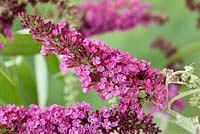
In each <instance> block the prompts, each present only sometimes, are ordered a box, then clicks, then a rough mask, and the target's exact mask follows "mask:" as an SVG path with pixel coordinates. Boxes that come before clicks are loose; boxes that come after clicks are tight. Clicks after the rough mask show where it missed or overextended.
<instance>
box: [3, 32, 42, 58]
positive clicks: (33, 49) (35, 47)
mask: <svg viewBox="0 0 200 134" xmlns="http://www.w3.org/2000/svg"><path fill="white" fill-rule="evenodd" d="M0 42H4V43H5V47H4V48H3V50H1V51H0V54H1V55H9V56H16V55H33V54H36V53H39V52H40V49H41V43H38V42H36V41H35V40H33V39H32V35H30V34H14V35H13V40H12V41H5V37H2V36H1V37H0Z"/></svg>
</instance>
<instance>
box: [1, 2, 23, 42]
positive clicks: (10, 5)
mask: <svg viewBox="0 0 200 134" xmlns="http://www.w3.org/2000/svg"><path fill="white" fill-rule="evenodd" d="M0 7H1V9H0V33H1V34H3V35H5V36H6V37H8V39H9V40H11V39H12V34H11V28H12V25H13V21H14V19H15V17H16V16H17V14H18V12H23V11H25V7H26V3H25V2H20V1H18V0H1V1H0Z"/></svg>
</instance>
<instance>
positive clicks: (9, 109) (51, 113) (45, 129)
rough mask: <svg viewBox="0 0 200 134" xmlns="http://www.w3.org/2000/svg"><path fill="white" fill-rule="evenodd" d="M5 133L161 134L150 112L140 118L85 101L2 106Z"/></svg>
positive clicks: (1, 125) (0, 123)
mask: <svg viewBox="0 0 200 134" xmlns="http://www.w3.org/2000/svg"><path fill="white" fill-rule="evenodd" d="M2 131H4V132H6V133H19V134H26V133H51V134H57V133H60V134H71V133H74V134H111V133H112V132H117V133H127V134H131V133H135V132H137V133H139V132H141V131H143V132H144V133H147V134H148V133H152V134H158V133H159V132H161V131H160V129H159V128H158V127H156V124H155V123H153V122H152V116H151V115H145V116H144V119H142V120H138V118H137V116H136V115H135V113H134V112H128V113H121V112H120V109H118V108H117V107H111V108H110V109H108V108H106V107H102V108H101V109H100V110H96V111H94V110H92V107H91V105H90V104H88V103H85V102H82V103H79V104H74V105H71V106H69V107H68V108H64V107H63V106H59V105H55V104H54V105H51V106H49V107H46V108H44V109H41V108H40V107H39V106H37V105H33V104H32V105H30V106H29V108H28V109H26V108H25V107H23V106H15V105H7V106H5V107H3V106H0V132H2Z"/></svg>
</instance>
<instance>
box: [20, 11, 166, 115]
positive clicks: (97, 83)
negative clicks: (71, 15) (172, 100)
mask: <svg viewBox="0 0 200 134" xmlns="http://www.w3.org/2000/svg"><path fill="white" fill-rule="evenodd" d="M21 19H22V20H21V22H22V25H23V27H24V28H30V29H31V30H30V32H31V33H32V34H33V38H34V39H36V40H37V41H40V42H45V44H44V45H43V47H42V50H41V53H42V54H43V55H45V56H47V55H49V54H56V55H58V56H62V60H61V67H60V69H61V71H66V69H68V68H72V69H74V71H75V73H76V74H77V76H78V78H79V80H80V81H81V82H82V88H83V91H84V92H89V91H90V90H91V89H92V88H94V90H95V91H96V92H97V93H98V95H99V96H100V98H101V99H102V100H108V99H110V98H112V97H114V96H119V99H122V100H124V99H127V100H128V99H130V101H132V99H131V98H134V99H136V100H135V101H134V102H135V103H130V105H132V108H136V109H137V110H135V111H136V112H137V113H136V114H137V115H138V118H141V119H142V118H143V110H142V103H143V102H144V101H145V102H147V101H150V102H152V103H154V104H157V105H158V106H159V107H161V108H164V107H165V106H166V105H167V102H166V94H167V91H166V86H165V76H164V75H163V74H162V73H161V72H160V71H159V70H158V69H154V68H152V67H151V66H150V65H149V63H147V62H146V61H137V59H136V58H134V57H132V56H131V55H130V54H129V53H123V52H121V51H120V50H118V49H112V48H110V47H109V46H108V45H107V44H105V43H104V42H102V41H99V40H94V41H92V40H90V39H87V38H84V37H83V36H82V34H81V33H79V32H77V31H76V30H75V29H73V28H69V27H66V26H65V24H64V23H62V22H61V23H59V24H52V23H51V22H47V23H46V22H44V20H43V19H42V18H41V17H37V16H31V15H24V14H21ZM136 104H137V105H136Z"/></svg>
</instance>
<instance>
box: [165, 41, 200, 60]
mask: <svg viewBox="0 0 200 134" xmlns="http://www.w3.org/2000/svg"><path fill="white" fill-rule="evenodd" d="M197 52H200V42H196V43H191V44H188V45H184V46H182V47H181V48H179V49H178V52H177V53H176V54H174V55H173V56H172V57H171V58H170V59H169V60H168V62H167V63H171V62H172V61H174V60H176V59H184V58H186V57H188V56H190V55H193V54H194V53H197Z"/></svg>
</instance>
